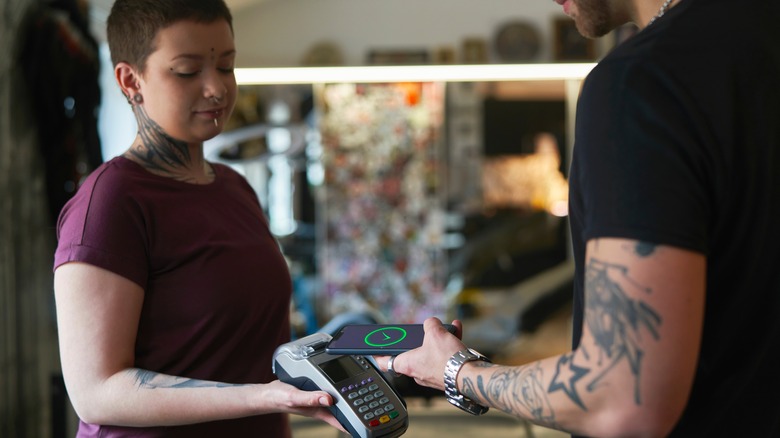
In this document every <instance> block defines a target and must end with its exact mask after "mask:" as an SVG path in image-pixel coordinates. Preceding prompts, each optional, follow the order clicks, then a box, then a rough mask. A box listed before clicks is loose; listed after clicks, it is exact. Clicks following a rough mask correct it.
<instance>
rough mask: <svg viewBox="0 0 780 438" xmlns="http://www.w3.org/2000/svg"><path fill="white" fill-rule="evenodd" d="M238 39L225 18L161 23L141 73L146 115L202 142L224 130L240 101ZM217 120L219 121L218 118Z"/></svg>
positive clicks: (171, 130) (167, 129) (173, 132)
mask: <svg viewBox="0 0 780 438" xmlns="http://www.w3.org/2000/svg"><path fill="white" fill-rule="evenodd" d="M235 55H236V50H235V45H234V43H233V34H232V32H231V30H230V26H229V25H228V23H227V22H226V21H224V20H218V21H215V22H213V23H198V22H194V21H179V22H177V23H174V24H172V25H171V26H169V27H166V28H163V29H161V30H160V31H159V32H158V34H157V37H156V39H155V50H154V52H152V54H151V55H149V58H148V59H147V62H146V69H145V71H144V72H143V74H142V75H141V78H140V84H139V85H140V94H141V95H142V96H143V112H144V113H145V115H144V116H143V117H148V119H150V120H139V123H151V122H154V123H156V124H157V125H159V127H160V129H161V130H162V131H163V132H165V133H166V134H168V135H169V136H171V137H173V138H175V139H177V140H182V141H185V142H187V143H202V142H204V141H206V140H208V139H210V138H212V137H214V136H216V135H217V134H219V133H220V132H221V131H222V128H223V126H224V125H225V122H226V121H227V120H228V118H229V117H230V114H231V113H232V111H233V107H234V105H235V102H236V90H237V86H236V78H235V75H234V73H233V68H234V62H235ZM215 120H216V123H215Z"/></svg>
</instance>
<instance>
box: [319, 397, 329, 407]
mask: <svg viewBox="0 0 780 438" xmlns="http://www.w3.org/2000/svg"><path fill="white" fill-rule="evenodd" d="M320 404H321V405H322V406H328V399H327V398H326V397H320Z"/></svg>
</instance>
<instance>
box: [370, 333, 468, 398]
mask: <svg viewBox="0 0 780 438" xmlns="http://www.w3.org/2000/svg"><path fill="white" fill-rule="evenodd" d="M452 325H454V326H455V328H456V329H457V330H456V333H455V334H454V335H453V334H451V333H450V332H448V331H447V329H445V328H444V326H443V325H442V323H441V321H440V320H439V319H438V318H428V319H426V320H425V323H424V324H423V327H424V329H425V338H424V339H423V344H422V346H421V347H419V348H415V349H414V350H410V351H407V352H406V353H403V354H399V355H398V356H396V358H395V360H394V361H393V370H394V371H395V372H397V373H398V374H403V375H406V376H409V377H412V378H413V379H414V381H415V382H417V383H418V384H419V385H423V386H427V387H430V388H435V389H439V390H442V391H443V390H444V367H445V366H446V365H447V361H448V360H449V359H450V357H452V355H453V354H455V353H456V352H457V351H460V350H462V349H464V348H466V346H465V345H464V344H463V342H461V341H460V339H461V338H462V336H463V325H462V324H461V322H460V321H458V320H455V321H452ZM374 359H375V360H376V362H377V364H378V365H379V367H380V368H381V369H382V371H387V363H388V360H389V359H390V357H389V356H375V357H374Z"/></svg>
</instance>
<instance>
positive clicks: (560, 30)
mask: <svg viewBox="0 0 780 438" xmlns="http://www.w3.org/2000/svg"><path fill="white" fill-rule="evenodd" d="M553 59H554V60H555V61H560V62H575V61H593V60H594V59H596V45H595V42H594V41H593V40H592V39H588V38H585V37H584V36H582V35H581V34H580V31H579V30H577V26H576V25H575V24H574V20H572V19H571V18H569V17H560V18H555V19H554V20H553Z"/></svg>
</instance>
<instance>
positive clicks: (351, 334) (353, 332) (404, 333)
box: [326, 324, 454, 355]
mask: <svg viewBox="0 0 780 438" xmlns="http://www.w3.org/2000/svg"><path fill="white" fill-rule="evenodd" d="M451 327H452V326H447V328H448V330H450V331H451V332H452V331H454V327H452V328H451ZM424 335H425V330H424V329H423V326H422V324H355V325H347V326H344V328H342V329H341V330H340V331H339V332H338V333H336V335H335V336H333V339H332V340H331V341H330V343H329V344H328V346H327V347H326V351H327V352H328V353H336V354H377V355H382V354H400V353H402V352H404V351H407V350H412V349H414V348H417V347H419V346H421V345H422V342H423V337H424Z"/></svg>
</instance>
